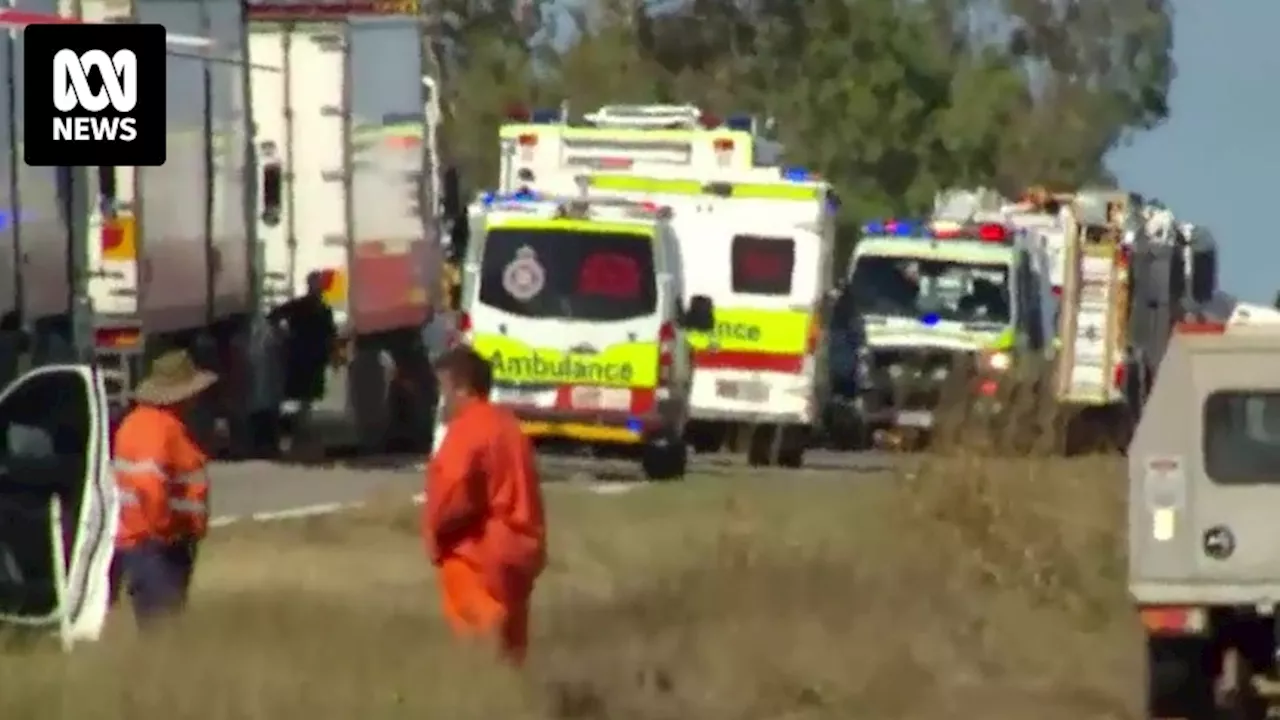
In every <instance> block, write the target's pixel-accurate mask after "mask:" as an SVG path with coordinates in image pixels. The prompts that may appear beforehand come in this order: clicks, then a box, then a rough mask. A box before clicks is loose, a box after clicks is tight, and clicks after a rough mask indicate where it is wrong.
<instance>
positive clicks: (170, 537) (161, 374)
mask: <svg viewBox="0 0 1280 720" xmlns="http://www.w3.org/2000/svg"><path fill="white" fill-rule="evenodd" d="M216 381H217V375H215V374H214V373H212V372H209V371H206V370H201V369H199V368H198V367H196V365H195V363H194V362H193V361H192V360H191V357H190V355H188V354H187V353H185V352H182V351H174V352H170V353H167V354H165V355H161V356H160V357H159V358H157V359H156V360H155V362H154V363H152V365H151V371H150V373H149V374H148V375H147V377H146V378H144V379H143V381H142V382H141V383H139V384H138V387H137V389H136V390H135V392H134V398H135V400H136V401H137V405H136V406H135V407H134V408H133V409H132V410H130V411H129V413H128V414H127V415H126V416H125V417H124V419H123V420H121V422H120V426H119V428H118V429H117V430H116V432H115V437H114V445H115V460H114V462H113V466H114V468H115V473H116V484H117V486H118V487H119V490H120V528H119V531H118V534H117V536H116V555H115V562H114V572H113V576H114V578H115V579H116V581H117V587H120V586H123V587H125V588H127V589H128V591H129V596H130V599H131V601H132V604H133V610H134V615H135V616H136V617H137V619H138V623H139V624H140V625H146V624H148V623H149V622H150V621H152V620H154V619H156V618H158V617H161V616H164V615H169V614H172V613H174V612H177V611H179V610H181V609H182V608H183V607H184V606H185V605H186V600H187V592H188V589H189V588H190V585H191V575H192V572H193V570H194V568H195V560H196V552H197V548H198V545H199V542H200V540H201V539H203V538H204V536H205V532H206V531H207V529H208V525H209V519H208V518H209V508H208V505H209V480H208V476H207V474H206V472H205V465H206V464H207V463H208V458H207V457H206V455H205V453H204V451H203V450H201V449H200V447H199V445H197V444H196V443H195V441H193V440H192V439H191V436H190V434H189V433H188V432H187V427H186V425H185V424H184V422H183V420H182V413H183V411H184V410H185V409H187V407H188V405H189V404H190V403H191V402H193V401H194V400H195V399H196V398H197V397H198V396H199V395H200V394H201V393H202V392H204V391H205V390H206V389H208V388H209V387H210V386H211V385H213V383H214V382H216Z"/></svg>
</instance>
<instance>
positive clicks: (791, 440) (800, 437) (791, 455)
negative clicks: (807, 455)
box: [778, 425, 809, 469]
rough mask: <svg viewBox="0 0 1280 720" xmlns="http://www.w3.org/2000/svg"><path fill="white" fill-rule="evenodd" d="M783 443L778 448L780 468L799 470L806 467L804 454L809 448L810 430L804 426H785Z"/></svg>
mask: <svg viewBox="0 0 1280 720" xmlns="http://www.w3.org/2000/svg"><path fill="white" fill-rule="evenodd" d="M779 432H781V433H782V442H781V443H779V446H778V467H784V468H792V469H795V468H799V467H801V466H803V465H804V452H805V450H807V449H808V448H809V428H807V427H805V426H804V425H784V426H783V427H782V428H781V429H780V430H779Z"/></svg>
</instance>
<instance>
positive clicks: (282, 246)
mask: <svg viewBox="0 0 1280 720" xmlns="http://www.w3.org/2000/svg"><path fill="white" fill-rule="evenodd" d="M52 1H53V0H49V2H50V3H52ZM58 2H59V3H60V5H59V7H50V8H47V10H49V11H50V12H46V13H41V12H30V11H23V12H21V13H14V12H10V13H9V14H8V15H7V16H6V15H5V14H4V13H2V12H0V24H6V23H7V25H8V26H9V27H10V28H13V29H14V30H13V31H14V32H16V31H17V30H20V28H21V27H23V26H25V25H26V24H29V23H32V22H48V21H58V22H128V21H135V20H136V21H141V22H160V23H163V24H164V25H165V26H166V28H167V29H168V30H169V31H170V44H171V47H172V48H174V49H173V51H172V52H171V55H170V57H169V58H168V68H167V70H168V76H169V78H168V81H169V88H168V100H169V107H168V108H167V110H168V113H169V119H168V124H169V127H168V131H169V132H168V137H167V154H168V161H167V162H166V164H165V165H164V166H163V167H158V168H125V167H114V168H98V167H93V168H83V167H77V168H56V169H42V168H26V167H25V166H23V165H21V163H20V160H19V159H14V158H19V157H20V147H21V145H20V143H21V129H20V126H19V124H18V121H17V119H18V118H19V117H20V113H19V112H18V109H17V108H16V106H15V107H10V108H9V113H8V119H9V126H8V129H9V130H10V142H9V144H8V148H9V150H10V156H11V158H10V159H11V162H10V163H9V165H10V172H9V173H8V178H7V182H4V180H0V187H3V189H4V192H5V193H6V194H7V195H8V197H7V198H5V200H4V201H5V202H7V203H9V204H10V206H11V211H10V212H9V213H8V217H9V218H10V221H9V222H8V223H7V224H3V223H0V240H3V242H0V273H3V275H0V276H3V277H12V278H14V287H15V289H16V291H15V292H14V293H11V294H6V295H5V296H4V297H3V298H0V320H3V322H2V323H0V338H3V340H4V343H3V345H2V346H0V359H2V360H3V361H4V362H5V364H7V365H10V366H11V368H10V370H9V374H8V376H9V377H12V375H13V373H14V372H17V371H18V370H19V369H20V367H21V366H23V365H24V364H29V363H32V362H35V363H43V362H53V361H57V360H59V359H63V358H65V357H69V356H75V357H79V358H81V359H85V360H94V361H96V362H97V364H98V365H99V367H100V368H102V369H103V371H104V373H103V374H104V376H105V377H106V379H107V384H108V396H109V399H110V401H111V404H112V405H113V406H115V407H116V408H117V409H122V408H124V407H126V406H127V404H128V402H129V400H130V397H131V393H132V389H133V387H134V385H135V383H136V382H137V380H138V379H139V376H140V374H141V373H142V372H143V371H144V370H145V365H146V361H147V360H148V358H149V357H151V356H153V355H154V354H155V353H156V352H159V351H162V350H165V349H169V348H172V347H185V348H188V349H191V350H192V351H193V353H194V354H195V355H196V357H197V359H198V360H199V361H200V362H201V363H203V364H205V365H207V366H209V367H210V368H212V369H214V370H216V371H218V372H219V373H220V375H221V376H222V379H221V381H220V382H219V384H218V385H217V386H216V388H215V389H214V390H213V391H211V392H210V393H209V394H208V395H207V402H205V403H204V404H203V406H202V407H200V408H198V409H197V411H196V412H194V413H193V417H192V420H193V422H194V423H195V424H196V426H197V428H198V429H200V430H201V431H202V432H206V433H208V434H209V437H210V439H212V437H213V435H214V433H213V430H214V427H215V425H216V423H217V421H219V420H221V421H223V423H225V425H226V426H227V427H228V428H229V429H230V431H231V432H230V435H231V437H232V439H233V441H234V442H233V445H236V446H239V447H240V448H242V449H243V448H247V446H248V444H249V443H250V442H251V441H253V440H254V439H255V438H256V439H261V438H262V436H264V435H270V434H271V432H272V430H273V429H274V428H275V427H276V424H275V423H274V422H273V421H274V420H275V419H276V418H278V416H279V412H280V409H281V404H282V401H283V396H282V394H281V381H282V379H283V378H282V372H281V364H280V362H279V361H280V348H279V345H278V343H276V342H274V341H273V336H272V334H271V333H270V332H268V329H267V327H266V322H265V315H266V312H267V311H268V310H269V309H270V308H271V307H273V306H275V305H277V304H279V303H280V302H283V301H284V300H286V299H288V298H289V297H290V296H291V295H293V294H296V293H298V292H300V291H301V288H302V287H303V285H304V284H305V278H306V275H307V274H308V273H309V272H312V271H318V272H320V273H322V276H323V277H324V278H326V280H327V281H328V283H329V286H328V288H327V292H326V297H327V299H328V300H329V301H330V302H331V304H332V305H333V307H334V310H335V317H336V320H337V322H338V325H339V328H340V332H341V333H342V335H343V337H344V338H346V339H347V341H348V343H349V345H350V350H349V352H348V353H347V356H348V357H349V358H350V362H349V364H348V365H346V366H344V367H339V368H338V369H337V370H335V376H334V377H333V378H332V379H331V381H330V383H329V388H330V392H329V394H328V395H327V396H326V398H325V402H324V403H322V405H321V408H320V409H321V410H322V411H323V410H325V409H333V410H336V413H332V414H331V417H330V418H329V419H331V420H332V419H336V420H338V421H340V422H338V423H337V424H336V425H334V424H332V423H330V424H327V425H324V426H322V428H323V430H324V433H325V434H323V435H322V436H321V437H320V440H321V441H322V442H323V443H324V444H326V445H346V444H350V443H352V442H355V443H358V444H359V445H360V446H361V447H362V448H364V449H367V450H374V449H379V448H382V447H384V446H385V445H386V444H387V442H388V441H389V440H390V437H389V435H390V434H391V431H392V429H393V428H395V429H403V430H405V431H406V432H405V433H404V434H405V435H406V436H407V437H408V438H410V439H413V440H415V441H416V442H417V443H419V444H425V443H426V442H427V441H428V440H429V434H430V432H431V427H432V418H431V414H432V412H433V408H434V402H433V397H431V396H432V395H433V388H432V386H431V382H430V377H431V374H430V372H429V365H428V363H427V360H426V354H425V352H424V351H423V348H422V340H421V337H422V334H421V328H422V326H423V324H424V323H425V322H426V321H427V320H428V319H429V318H430V316H431V315H432V313H433V309H434V308H435V307H437V306H438V302H437V301H438V297H437V295H438V294H439V291H440V282H439V267H440V259H439V256H440V252H439V242H438V225H437V222H436V219H435V213H434V205H435V192H436V191H435V185H436V182H437V181H436V177H438V174H437V173H435V172H434V167H435V158H434V153H433V152H432V150H433V149H434V135H435V122H434V120H435V116H434V115H433V116H432V118H431V119H432V122H428V120H427V113H426V108H425V104H424V103H422V102H418V101H417V100H415V101H413V102H410V103H409V107H410V108H416V112H413V113H403V114H401V116H400V117H396V118H392V119H393V120H394V121H395V122H393V123H384V122H364V121H361V120H359V119H357V118H356V116H355V115H354V113H353V108H352V99H353V94H354V93H353V91H352V88H353V86H354V85H357V84H358V83H357V80H356V78H355V77H354V73H355V68H356V67H358V64H357V63H355V62H353V59H352V56H353V54H354V49H353V44H355V43H354V42H353V41H354V39H355V36H356V35H359V34H361V33H362V32H363V30H361V29H357V28H355V27H353V25H352V23H351V22H350V21H349V18H348V17H346V16H342V15H334V16H325V17H320V18H317V17H314V16H313V15H310V14H309V15H307V16H306V17H303V18H300V17H290V16H288V15H287V14H286V13H283V12H281V9H280V7H279V6H272V7H267V6H261V5H259V6H254V5H243V4H241V5H235V4H227V3H213V2H207V1H206V2H197V3H145V4H138V3H137V0H122V1H119V2H117V1H116V0H108V1H107V2H103V0H79V1H78V2H77V1H76V0H58ZM299 7H300V8H301V9H302V10H303V11H304V12H305V6H299ZM372 9H374V8H371V10H372ZM53 11H57V13H60V14H55V13H54V12H53ZM179 31H181V32H182V33H189V34H178V33H179ZM405 34H406V36H407V37H408V38H412V39H413V43H414V46H416V44H417V39H416V38H417V35H416V33H415V32H414V31H413V29H411V28H405ZM382 41H383V40H382V39H381V38H373V39H372V41H371V42H367V43H366V44H368V45H372V44H376V43H379V42H382ZM20 42H21V40H20V39H18V40H16V41H15V44H20ZM242 49H243V50H244V51H245V52H244V56H243V57H241V55H240V52H241V50H242ZM410 80H411V84H410V86H408V87H405V88H403V89H399V88H397V91H398V92H399V95H400V96H401V97H415V98H420V97H422V95H423V94H424V90H425V88H424V86H423V83H422V80H421V76H420V74H419V73H417V72H415V73H413V74H412V75H411V77H410ZM16 97H21V90H20V88H19V89H18V91H17V92H16ZM380 119H382V118H380ZM10 273H11V274H10ZM3 348H10V349H11V351H5V350H4V349H3ZM21 349H31V350H33V351H34V352H31V353H23V352H18V350H21ZM0 369H2V368H0ZM356 399H360V400H361V401H362V402H361V403H356V402H355V400H356Z"/></svg>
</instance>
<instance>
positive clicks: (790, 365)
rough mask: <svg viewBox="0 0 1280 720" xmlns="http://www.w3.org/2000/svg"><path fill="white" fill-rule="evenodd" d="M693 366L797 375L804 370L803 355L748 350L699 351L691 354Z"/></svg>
mask: <svg viewBox="0 0 1280 720" xmlns="http://www.w3.org/2000/svg"><path fill="white" fill-rule="evenodd" d="M693 365H694V367H699V368H707V369H711V370H756V371H760V372H781V373H799V372H800V371H801V369H803V368H804V355H802V354H796V355H785V354H781V353H770V352H754V351H750V350H699V351H697V352H695V353H694V354H693Z"/></svg>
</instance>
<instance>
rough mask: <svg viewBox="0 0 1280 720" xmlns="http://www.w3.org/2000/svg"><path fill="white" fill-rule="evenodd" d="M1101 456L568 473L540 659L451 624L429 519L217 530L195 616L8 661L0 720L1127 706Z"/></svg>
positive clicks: (1129, 638)
mask: <svg viewBox="0 0 1280 720" xmlns="http://www.w3.org/2000/svg"><path fill="white" fill-rule="evenodd" d="M1119 473H1120V464H1119V460H1118V459H1113V458H1084V459H1077V460H1071V461H1063V460H1038V459H1019V460H1008V461H994V460H991V459H980V458H977V457H971V456H963V455H962V456H958V457H943V456H938V457H937V458H936V459H933V460H929V461H926V462H925V463H924V465H923V470H921V471H920V473H919V474H917V475H914V476H902V477H897V478H893V479H884V478H872V479H862V480H857V481H850V480H848V479H832V480H825V479H806V480H794V479H793V480H790V481H787V479H786V478H785V477H773V478H767V477H761V478H756V479H739V480H735V481H725V480H700V481H696V482H694V481H691V482H689V483H686V484H683V485H672V486H662V487H652V488H646V489H644V490H642V491H638V492H635V493H632V494H629V495H625V496H623V497H601V496H594V495H588V494H585V493H553V494H552V496H551V501H550V502H551V508H550V514H551V522H552V523H553V531H554V536H553V564H552V566H551V568H550V569H549V571H548V574H547V576H546V577H545V579H544V581H543V582H542V584H541V585H540V587H539V589H538V619H537V628H536V639H535V643H536V644H535V647H534V651H533V654H532V657H531V659H530V663H529V667H528V668H527V672H525V673H522V674H515V673H511V672H508V671H505V670H502V669H498V668H496V667H495V666H494V665H493V663H492V662H490V660H489V658H488V657H487V656H482V655H481V654H477V653H475V652H473V651H470V650H467V649H464V648H459V647H457V646H455V645H454V644H452V643H451V642H450V641H449V639H448V638H447V637H446V636H445V635H444V633H443V630H442V627H441V623H440V621H439V619H438V617H437V613H436V601H435V596H434V587H433V586H432V583H431V578H430V576H429V574H428V572H427V567H426V565H425V563H424V562H423V560H422V553H421V550H420V547H419V543H418V540H417V535H416V531H415V516H414V515H413V513H412V512H410V511H408V510H405V509H403V508H400V509H391V508H382V509H375V510H371V511H369V512H366V513H363V514H360V515H352V516H342V517H330V518H319V519H310V520H301V521H295V522H290V523H285V524H280V525H277V526H274V527H267V526H262V527H256V528H246V529H243V530H234V531H227V532H225V533H224V534H223V536H222V537H220V538H216V539H214V540H212V541H211V542H210V543H209V544H208V547H207V549H206V550H207V552H206V555H205V558H204V561H205V562H204V564H203V566H202V567H201V568H200V571H199V577H198V588H197V591H196V592H197V595H196V597H195V599H194V605H193V607H192V608H191V612H190V614H189V615H188V616H187V617H186V618H184V619H183V620H182V621H181V622H180V623H179V624H177V625H175V626H174V627H172V628H169V629H168V631H167V632H165V633H164V634H163V635H160V636H155V637H149V638H137V637H135V636H134V634H133V630H132V628H131V627H130V623H128V622H127V619H126V621H125V622H121V623H118V624H116V625H114V626H113V627H111V628H110V631H111V632H110V634H109V637H108V638H107V639H106V640H105V641H103V642H102V643H99V644H97V645H95V646H90V647H85V648H83V649H82V650H79V651H77V652H76V653H75V654H74V655H72V656H70V657H67V658H64V657H61V656H59V655H57V654H56V653H52V652H42V651H36V652H27V653H24V654H20V655H13V656H10V657H4V658H0V688H3V690H0V717H6V718H8V717H12V718H26V717H30V718H41V719H42V720H44V719H48V720H61V719H62V718H67V719H70V718H77V719H79V718H86V717H95V718H100V719H101V720H114V719H116V718H120V719H124V718H130V719H131V720H150V719H151V718H157V719H159V718H165V719H166V720H182V719H185V718H200V719H208V720H224V719H225V720H231V719H233V718H234V719H236V720H258V719H259V718H262V719H265V718H272V719H273V720H279V719H280V718H295V717H296V718H314V719H315V720H329V719H337V718H342V719H343V720H349V719H350V718H356V717H369V718H380V719H386V720H394V719H396V718H440V719H448V720H462V719H466V718H477V719H479V718H484V719H485V720H493V719H494V718H502V719H503V720H519V719H521V718H555V719H563V720H577V719H582V720H603V719H605V718H609V719H610V720H629V719H632V718H634V719H635V720H676V719H677V718H680V719H685V718H706V719H707V720H736V719H741V720H755V719H760V720H766V719H769V720H771V719H775V718H778V719H781V718H852V717H868V718H875V719H876V720H894V719H897V718H903V719H907V718H931V717H937V716H939V715H953V714H956V713H957V711H959V712H961V713H963V714H965V715H976V716H979V717H987V718H1010V719H1012V718H1018V720H1022V719H1023V718H1026V717H1036V718H1051V719H1052V718H1058V717H1060V718H1063V720H1066V719H1067V718H1071V720H1082V719H1083V718H1118V717H1137V715H1138V710H1137V707H1138V696H1137V688H1138V686H1137V682H1136V679H1137V677H1138V675H1137V672H1138V663H1139V657H1138V652H1137V649H1138V647H1139V646H1138V643H1137V634H1136V630H1135V629H1134V628H1133V627H1132V626H1131V622H1130V619H1129V613H1128V611H1127V604H1126V601H1125V597H1124V592H1123V583H1122V577H1121V572H1122V569H1123V563H1122V560H1121V557H1120V554H1119V553H1120V550H1119V548H1120V543H1119V542H1118V539H1117V529H1118V528H1119V527H1121V525H1120V521H1119V520H1120V506H1119V503H1120V502H1121V495H1122V492H1123V487H1122V484H1121V483H1122V478H1121V477H1120V475H1119Z"/></svg>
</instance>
